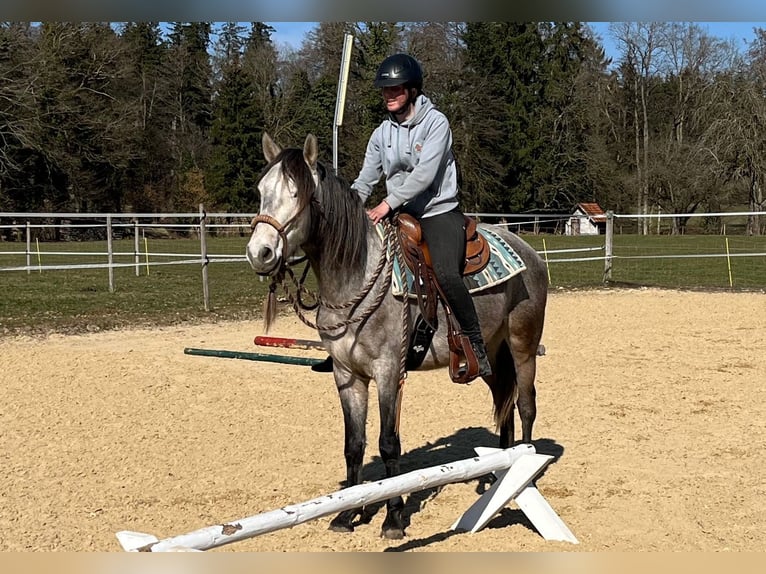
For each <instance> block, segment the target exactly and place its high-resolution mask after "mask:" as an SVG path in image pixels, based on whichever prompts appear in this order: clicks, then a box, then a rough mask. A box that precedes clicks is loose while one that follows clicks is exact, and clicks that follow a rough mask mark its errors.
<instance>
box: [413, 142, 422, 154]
mask: <svg viewBox="0 0 766 574" xmlns="http://www.w3.org/2000/svg"><path fill="white" fill-rule="evenodd" d="M415 151H416V152H417V153H420V152H421V151H423V143H422V142H417V143H416V144H415Z"/></svg>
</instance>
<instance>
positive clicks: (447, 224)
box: [315, 54, 492, 376]
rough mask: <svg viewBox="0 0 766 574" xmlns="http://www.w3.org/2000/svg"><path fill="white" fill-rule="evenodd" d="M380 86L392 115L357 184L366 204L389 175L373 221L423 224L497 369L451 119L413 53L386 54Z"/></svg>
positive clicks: (476, 340)
mask: <svg viewBox="0 0 766 574" xmlns="http://www.w3.org/2000/svg"><path fill="white" fill-rule="evenodd" d="M375 87H376V88H380V89H381V91H382V95H383V102H384V104H385V107H386V110H387V111H388V116H387V117H386V119H384V120H383V122H382V123H381V124H380V125H379V126H378V127H377V128H376V129H375V130H374V131H373V132H372V135H371V136H370V139H369V141H368V143H367V150H366V152H365V156H364V163H363V165H362V169H361V170H360V171H359V175H358V176H357V178H356V180H355V181H354V183H352V184H351V187H352V188H354V189H355V190H356V191H357V193H359V196H360V197H361V198H362V201H363V202H364V201H366V200H367V198H368V197H369V196H370V194H371V192H372V188H373V186H374V185H375V184H376V183H377V182H378V181H379V180H380V179H381V177H383V176H385V184H386V197H385V198H384V199H383V200H382V201H381V202H380V203H379V204H378V205H376V206H375V207H373V208H372V209H369V210H367V215H368V217H369V218H370V220H371V221H372V222H373V223H374V224H377V223H378V222H379V221H380V220H381V219H383V218H384V217H386V216H388V215H389V214H390V213H391V212H392V211H393V210H399V211H401V212H404V213H408V214H410V215H412V216H413V217H415V218H416V219H417V220H418V221H419V222H420V228H421V230H422V235H423V239H424V240H425V242H426V244H427V245H428V249H429V252H430V254H431V263H432V266H433V270H434V274H435V275H436V280H437V281H438V283H439V286H440V287H441V289H442V291H443V292H444V295H445V297H446V298H447V302H448V303H449V305H450V307H451V308H452V311H453V313H454V315H455V318H456V319H457V321H458V323H459V324H460V327H461V330H462V332H463V334H464V335H465V336H466V337H467V338H468V339H469V341H470V342H471V347H472V349H473V351H474V353H475V355H476V358H477V359H478V362H479V376H487V375H490V374H492V368H491V366H490V364H489V360H488V359H487V350H486V347H485V344H484V339H483V338H482V335H481V327H480V325H479V318H478V316H477V314H476V309H475V307H474V304H473V299H472V298H471V295H470V293H469V292H468V288H467V287H466V285H465V283H464V282H463V277H462V270H463V269H462V267H463V263H464V261H465V217H464V215H463V213H462V212H461V211H460V208H459V207H458V199H457V194H458V185H457V169H456V166H455V156H454V155H453V153H452V130H451V128H450V125H449V121H448V120H447V117H446V116H445V115H444V114H443V113H442V112H440V111H439V110H438V109H437V108H436V107H435V106H434V104H433V103H432V102H431V100H430V99H429V98H428V97H427V96H426V95H425V94H424V93H423V72H422V70H421V67H420V64H419V63H418V61H417V60H415V58H413V57H412V56H409V55H407V54H394V55H393V56H389V57H388V58H386V59H385V60H383V62H382V63H381V64H380V66H379V67H378V71H377V74H376V75H375ZM320 365H322V364H320ZM327 366H329V365H324V367H325V368H326V367H327ZM315 370H323V369H322V367H321V366H320V367H319V368H318V369H315Z"/></svg>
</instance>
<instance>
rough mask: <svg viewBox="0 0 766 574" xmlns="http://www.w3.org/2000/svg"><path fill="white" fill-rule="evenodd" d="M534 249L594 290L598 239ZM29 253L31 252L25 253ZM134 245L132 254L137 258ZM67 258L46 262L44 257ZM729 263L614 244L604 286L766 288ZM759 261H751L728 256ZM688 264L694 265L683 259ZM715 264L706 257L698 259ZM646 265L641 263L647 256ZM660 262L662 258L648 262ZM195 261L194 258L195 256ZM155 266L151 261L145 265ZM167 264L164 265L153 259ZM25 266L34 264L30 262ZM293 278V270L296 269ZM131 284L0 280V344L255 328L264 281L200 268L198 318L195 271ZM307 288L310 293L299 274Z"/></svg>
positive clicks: (543, 239) (217, 242) (651, 240)
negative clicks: (22, 336) (99, 332)
mask: <svg viewBox="0 0 766 574" xmlns="http://www.w3.org/2000/svg"><path fill="white" fill-rule="evenodd" d="M523 237H524V239H525V240H526V241H528V242H529V243H530V244H531V245H532V246H533V247H534V248H535V249H537V250H538V251H540V252H541V253H542V254H543V255H544V256H545V255H546V254H547V258H548V261H549V272H550V279H551V285H552V286H553V287H563V288H586V287H598V286H602V285H604V283H603V278H604V277H603V276H604V262H603V259H598V260H594V261H571V260H572V259H575V258H603V256H604V251H603V245H604V236H580V237H567V236H559V235H555V236H550V235H548V236H534V235H524V236H523ZM246 241H247V238H245V237H228V238H211V239H209V240H208V253H209V254H210V255H211V256H214V255H219V254H229V255H242V254H243V253H244V248H245V244H246ZM148 247H149V252H150V253H160V252H162V253H176V254H183V253H186V254H197V253H199V251H200V247H199V241H198V240H194V239H152V240H149V243H148ZM133 248H134V244H133V241H132V240H122V241H115V242H114V250H115V252H118V253H121V254H122V255H116V256H115V259H114V261H115V263H133V262H134V255H133ZM585 248H597V250H596V251H592V252H590V251H583V252H572V251H570V252H567V253H557V251H560V250H571V249H585ZM24 249H25V245H24V244H23V243H10V242H4V243H0V252H7V251H14V252H17V253H16V254H14V255H0V268H3V267H16V266H23V265H24V264H25V261H26V258H25V255H24ZM33 249H35V247H34V246H33ZM143 249H144V246H143V245H141V250H142V251H143ZM40 250H41V256H40V257H41V263H42V264H43V265H72V264H85V263H105V262H106V256H105V255H102V256H95V255H89V256H77V255H74V253H85V252H94V253H105V252H106V242H105V241H101V242H98V241H95V242H71V243H41V244H40ZM53 251H57V252H68V253H71V255H69V254H68V255H52V254H51V253H50V252H53ZM729 252H730V254H731V257H730V259H727V258H726V257H725V254H726V238H725V237H723V236H720V235H693V236H692V235H686V236H682V237H673V236H648V237H641V236H635V235H616V236H615V239H614V262H613V269H612V281H611V282H612V284H615V285H647V286H658V287H670V288H703V289H721V288H722V289H730V288H731V287H730V285H729V269H728V265H729V263H730V264H731V276H732V283H733V288H734V289H757V290H762V289H764V288H766V255H764V254H765V253H766V237H744V236H737V237H730V238H729ZM745 253H760V254H761V255H760V256H756V257H738V255H740V254H745ZM686 255H695V257H694V258H689V257H683V256H686ZM704 255H716V257H700V256H704ZM649 256H651V257H655V258H652V259H649V258H647V257H649ZM657 256H660V257H662V258H659V259H658V258H656V257H657ZM197 257H198V256H197ZM154 259H156V260H158V261H159V260H160V259H159V258H154ZM163 260H165V261H167V260H168V259H163ZM31 263H32V265H37V263H38V261H37V256H36V254H33V257H32V262H31ZM301 269H302V268H301ZM139 271H140V275H139V276H138V277H137V276H136V272H135V268H134V267H132V266H131V267H126V268H117V269H115V270H114V286H115V290H114V292H113V293H110V292H109V280H108V277H109V276H108V271H107V269H77V270H43V271H42V273H40V272H38V271H37V270H36V269H35V270H33V271H32V272H30V273H27V272H25V271H0V335H3V334H13V333H45V332H79V331H86V330H96V329H111V328H119V327H126V326H155V325H171V324H177V323H184V322H202V321H216V320H221V319H260V317H261V309H262V305H263V299H264V297H265V295H266V293H267V290H268V285H269V283H268V280H264V281H260V280H259V278H258V277H257V276H256V275H255V274H254V273H253V272H252V270H251V269H250V267H249V265H248V264H247V263H246V262H245V261H237V262H212V263H211V264H210V265H209V266H208V275H209V288H210V310H209V311H205V310H204V302H203V294H202V272H201V267H200V265H198V264H187V265H164V266H151V267H149V269H148V274H147V268H146V267H145V265H144V255H143V253H142V254H141V265H140V267H139ZM309 278H310V282H309V285H308V286H309V288H314V285H313V282H312V281H311V279H313V275H311V274H310V275H309Z"/></svg>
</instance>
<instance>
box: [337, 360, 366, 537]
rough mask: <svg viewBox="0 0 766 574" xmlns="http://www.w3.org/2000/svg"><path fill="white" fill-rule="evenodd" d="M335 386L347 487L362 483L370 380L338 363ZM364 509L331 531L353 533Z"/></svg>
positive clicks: (339, 521) (344, 514) (340, 520)
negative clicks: (340, 409)
mask: <svg viewBox="0 0 766 574" xmlns="http://www.w3.org/2000/svg"><path fill="white" fill-rule="evenodd" d="M333 374H334V376H335V385H336V386H337V388H338V395H339V396H340V404H341V408H342V409H343V423H344V429H345V444H344V449H343V452H344V454H345V457H346V487H350V486H355V485H357V484H361V482H362V462H363V460H364V447H365V441H366V436H365V426H366V423H367V398H368V387H369V380H368V381H362V380H360V379H359V378H357V377H356V376H354V375H353V374H351V373H350V372H349V371H347V370H346V369H344V368H343V367H342V366H340V365H338V363H337V361H336V362H335V367H334V370H333ZM361 511H362V509H361V508H354V509H351V510H344V511H343V512H341V513H340V514H338V516H336V517H335V518H333V520H332V521H331V522H330V529H331V530H334V531H336V532H353V530H354V526H353V521H354V519H355V518H356V517H357V516H358V515H359V514H360V513H361Z"/></svg>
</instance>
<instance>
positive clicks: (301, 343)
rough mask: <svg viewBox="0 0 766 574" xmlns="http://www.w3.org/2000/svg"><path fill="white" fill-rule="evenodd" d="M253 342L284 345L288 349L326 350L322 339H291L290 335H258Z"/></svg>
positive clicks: (264, 344) (262, 345) (262, 344)
mask: <svg viewBox="0 0 766 574" xmlns="http://www.w3.org/2000/svg"><path fill="white" fill-rule="evenodd" d="M253 343H255V344H256V345H258V346H259V347H284V348H287V349H320V350H322V351H324V344H323V343H322V341H310V340H308V339H290V338H288V337H266V336H263V335H258V336H257V337H256V338H255V339H253Z"/></svg>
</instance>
